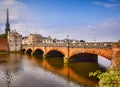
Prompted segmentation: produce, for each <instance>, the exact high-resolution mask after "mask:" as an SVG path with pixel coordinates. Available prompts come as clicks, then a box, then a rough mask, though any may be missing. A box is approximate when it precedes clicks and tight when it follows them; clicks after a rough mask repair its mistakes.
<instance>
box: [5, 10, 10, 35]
mask: <svg viewBox="0 0 120 87" xmlns="http://www.w3.org/2000/svg"><path fill="white" fill-rule="evenodd" d="M8 31H10V24H9V11H8V8H7V17H6V28H5V33H6V35H7V34H8Z"/></svg>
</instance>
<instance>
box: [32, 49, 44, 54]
mask: <svg viewBox="0 0 120 87" xmlns="http://www.w3.org/2000/svg"><path fill="white" fill-rule="evenodd" d="M43 53H44V52H43V51H42V50H41V49H39V48H38V49H35V51H34V52H33V55H43Z"/></svg>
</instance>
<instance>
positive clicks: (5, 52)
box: [0, 51, 22, 54]
mask: <svg viewBox="0 0 120 87" xmlns="http://www.w3.org/2000/svg"><path fill="white" fill-rule="evenodd" d="M11 53H20V54H22V52H21V51H19V52H8V51H0V54H11Z"/></svg>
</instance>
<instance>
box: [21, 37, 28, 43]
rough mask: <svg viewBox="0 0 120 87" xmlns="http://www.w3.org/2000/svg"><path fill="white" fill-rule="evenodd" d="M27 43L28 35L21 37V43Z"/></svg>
mask: <svg viewBox="0 0 120 87" xmlns="http://www.w3.org/2000/svg"><path fill="white" fill-rule="evenodd" d="M27 44H28V37H27V36H26V37H23V38H22V45H27Z"/></svg>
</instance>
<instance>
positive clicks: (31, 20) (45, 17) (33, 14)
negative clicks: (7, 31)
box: [0, 0, 120, 41]
mask: <svg viewBox="0 0 120 87" xmlns="http://www.w3.org/2000/svg"><path fill="white" fill-rule="evenodd" d="M6 8H9V11H10V24H11V30H13V29H16V30H17V31H18V32H19V33H21V34H23V36H25V35H28V34H29V33H39V34H41V35H43V36H52V37H53V38H58V39H64V38H66V36H67V35H69V37H70V38H71V39H79V40H81V39H84V40H86V41H94V38H96V41H118V40H119V39H120V0H0V32H3V31H4V28H5V19H6V16H5V13H6Z"/></svg>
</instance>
